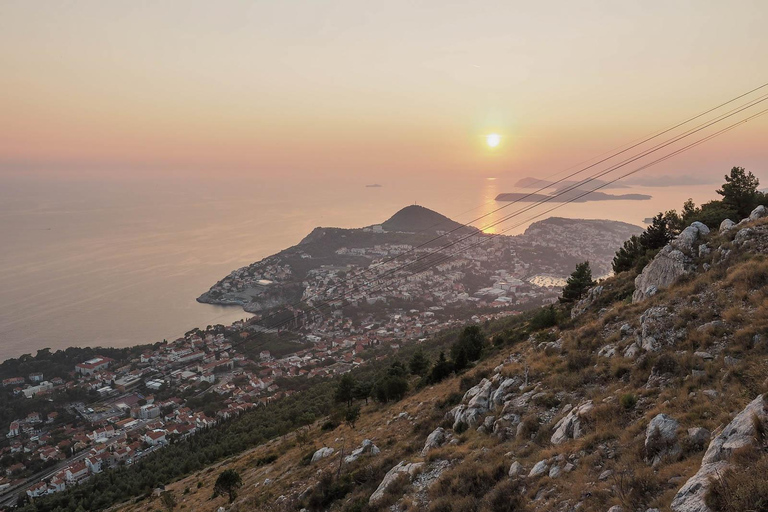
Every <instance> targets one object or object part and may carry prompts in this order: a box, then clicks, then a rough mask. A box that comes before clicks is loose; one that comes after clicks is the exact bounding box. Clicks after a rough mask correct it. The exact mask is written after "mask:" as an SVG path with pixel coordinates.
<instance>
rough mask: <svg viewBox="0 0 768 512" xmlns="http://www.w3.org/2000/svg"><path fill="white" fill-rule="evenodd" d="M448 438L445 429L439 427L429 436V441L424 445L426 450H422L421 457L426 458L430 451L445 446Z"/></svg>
mask: <svg viewBox="0 0 768 512" xmlns="http://www.w3.org/2000/svg"><path fill="white" fill-rule="evenodd" d="M447 439H448V436H446V435H445V429H444V428H443V427H437V428H436V429H435V430H433V431H432V433H431V434H429V436H427V441H426V442H425V443H424V448H423V449H422V450H421V456H422V457H426V456H427V454H428V453H429V452H430V450H434V449H435V448H440V447H441V446H443V444H444V443H445V441H446V440H447Z"/></svg>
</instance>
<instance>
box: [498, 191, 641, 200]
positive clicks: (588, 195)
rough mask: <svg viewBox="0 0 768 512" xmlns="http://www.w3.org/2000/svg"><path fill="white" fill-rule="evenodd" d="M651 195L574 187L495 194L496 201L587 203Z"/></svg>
mask: <svg viewBox="0 0 768 512" xmlns="http://www.w3.org/2000/svg"><path fill="white" fill-rule="evenodd" d="M649 199H651V196H649V195H647V194H606V193H605V192H589V191H587V190H581V189H574V190H569V191H568V192H563V193H561V194H559V195H554V194H553V195H548V194H527V193H524V192H504V193H501V194H499V195H497V196H496V201H504V202H506V201H516V202H524V203H537V202H539V201H549V202H552V203H569V202H573V203H588V202H590V201H647V200H649Z"/></svg>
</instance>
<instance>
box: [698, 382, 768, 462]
mask: <svg viewBox="0 0 768 512" xmlns="http://www.w3.org/2000/svg"><path fill="white" fill-rule="evenodd" d="M766 408H767V404H766V403H765V401H764V400H763V396H762V395H760V396H758V397H757V398H755V399H754V400H752V402H750V403H749V405H747V407H745V408H744V410H743V411H741V412H740V413H739V414H737V415H736V417H735V418H733V420H732V421H731V422H730V423H729V424H728V425H727V426H726V427H725V428H724V429H723V430H722V432H720V433H719V434H718V435H717V436H716V437H715V438H714V439H713V440H712V442H711V443H710V444H709V448H707V452H706V453H705V454H704V458H703V459H702V461H701V463H702V465H703V464H712V463H713V462H717V461H720V460H726V459H728V458H730V456H731V453H733V451H734V450H737V449H739V448H742V447H744V446H749V445H752V444H753V443H754V442H755V420H754V418H757V420H759V421H762V422H763V424H765V425H768V410H766Z"/></svg>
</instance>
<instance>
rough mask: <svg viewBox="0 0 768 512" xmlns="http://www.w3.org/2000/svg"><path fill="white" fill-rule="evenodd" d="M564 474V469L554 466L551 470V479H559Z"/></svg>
mask: <svg viewBox="0 0 768 512" xmlns="http://www.w3.org/2000/svg"><path fill="white" fill-rule="evenodd" d="M562 472H563V468H561V467H560V466H552V468H551V469H550V470H549V478H557V477H559V476H560V474H561V473H562Z"/></svg>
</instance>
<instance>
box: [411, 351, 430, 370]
mask: <svg viewBox="0 0 768 512" xmlns="http://www.w3.org/2000/svg"><path fill="white" fill-rule="evenodd" d="M408 366H409V368H410V369H411V373H412V374H414V375H421V376H423V375H424V374H426V373H427V370H429V359H427V356H425V355H424V351H423V350H422V349H421V347H419V348H418V349H416V352H414V353H413V356H411V361H410V362H409V363H408Z"/></svg>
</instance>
